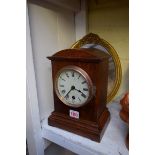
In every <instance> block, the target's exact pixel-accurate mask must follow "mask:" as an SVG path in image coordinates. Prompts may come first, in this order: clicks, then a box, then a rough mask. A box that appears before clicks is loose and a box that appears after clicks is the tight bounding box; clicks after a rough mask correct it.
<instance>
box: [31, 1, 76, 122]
mask: <svg viewBox="0 0 155 155" xmlns="http://www.w3.org/2000/svg"><path fill="white" fill-rule="evenodd" d="M28 9H29V11H28V13H29V20H30V31H31V39H32V50H33V59H34V67H35V74H36V84H37V94H38V102H39V110H40V119H41V120H42V119H43V118H45V117H48V116H49V114H50V113H51V111H52V110H53V109H54V104H53V91H52V90H53V88H52V87H53V86H52V80H51V78H52V75H51V63H50V61H49V60H48V59H47V58H46V57H47V56H51V55H52V54H54V53H55V52H57V51H59V50H61V49H64V48H69V47H70V46H71V45H72V44H73V43H74V42H75V25H74V13H73V12H71V11H67V10H63V9H62V8H61V9H59V8H53V10H48V9H45V8H43V7H40V6H37V5H34V4H29V5H28Z"/></svg>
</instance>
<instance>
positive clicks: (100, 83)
mask: <svg viewBox="0 0 155 155" xmlns="http://www.w3.org/2000/svg"><path fill="white" fill-rule="evenodd" d="M47 58H48V59H49V60H51V63H52V80H53V83H55V77H56V74H57V72H58V71H59V70H60V69H61V68H63V67H65V66H69V65H75V66H78V67H80V68H81V69H83V70H84V71H85V72H87V74H88V75H89V76H90V78H91V80H92V83H93V86H94V88H95V89H96V91H95V94H94V96H93V97H92V99H91V100H90V101H89V102H88V103H87V104H86V105H84V106H82V107H79V108H72V107H69V106H67V105H65V104H63V103H62V102H61V101H60V99H59V98H58V97H57V95H56V92H55V90H54V89H53V93H54V106H55V110H54V112H52V114H51V116H49V119H48V124H49V125H52V126H56V127H59V128H62V129H65V130H67V131H71V132H73V133H76V134H79V135H81V136H84V137H87V138H90V139H92V140H95V141H97V142H100V140H101V137H102V135H103V133H104V130H105V128H106V125H107V123H108V121H109V116H110V114H109V112H108V110H107V108H106V102H107V84H108V59H109V55H108V54H106V53H104V52H103V51H100V50H97V49H66V50H62V51H60V52H57V53H56V54H54V55H53V56H51V57H47ZM69 110H75V111H78V112H79V114H80V118H79V119H76V118H71V117H70V116H69Z"/></svg>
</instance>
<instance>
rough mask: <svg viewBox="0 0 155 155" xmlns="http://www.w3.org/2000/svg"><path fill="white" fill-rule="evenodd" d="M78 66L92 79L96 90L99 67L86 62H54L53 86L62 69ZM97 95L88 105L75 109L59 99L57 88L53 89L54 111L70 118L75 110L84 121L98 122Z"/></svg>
mask: <svg viewBox="0 0 155 155" xmlns="http://www.w3.org/2000/svg"><path fill="white" fill-rule="evenodd" d="M70 65H73V66H78V67H80V68H81V69H83V70H84V71H85V72H86V73H87V74H88V75H89V76H90V78H91V80H92V83H93V86H94V88H96V83H97V80H96V77H95V75H96V71H97V67H96V64H95V63H84V62H72V61H70V62H67V61H52V75H53V86H54V84H55V78H56V75H57V73H58V71H59V70H60V69H62V68H63V67H65V66H70ZM95 95H96V94H94V95H93V97H92V99H91V100H90V101H89V102H88V104H86V105H84V106H82V107H79V108H73V107H69V106H67V105H65V104H64V103H62V101H61V100H60V99H59V98H58V97H57V95H56V92H55V88H54V87H53V96H54V111H55V112H58V113H60V114H61V113H62V114H65V115H68V116H69V111H70V110H75V111H77V112H79V118H80V119H82V120H88V121H94V122H96V119H97V113H96V97H95Z"/></svg>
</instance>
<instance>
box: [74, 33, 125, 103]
mask: <svg viewBox="0 0 155 155" xmlns="http://www.w3.org/2000/svg"><path fill="white" fill-rule="evenodd" d="M71 48H97V49H100V50H102V51H103V52H105V53H108V54H109V55H110V59H109V73H108V96H107V103H109V102H110V101H111V100H112V99H113V98H114V97H115V95H116V93H117V92H118V89H119V87H120V84H121V80H122V68H121V63H120V59H119V56H118V54H117V52H116V50H115V49H114V48H113V47H112V45H111V44H110V43H108V42H107V41H106V40H104V39H102V38H100V37H99V36H98V35H97V34H94V33H89V34H87V35H86V36H84V37H83V38H82V39H80V40H78V41H77V42H75V43H74V44H73V45H72V46H71Z"/></svg>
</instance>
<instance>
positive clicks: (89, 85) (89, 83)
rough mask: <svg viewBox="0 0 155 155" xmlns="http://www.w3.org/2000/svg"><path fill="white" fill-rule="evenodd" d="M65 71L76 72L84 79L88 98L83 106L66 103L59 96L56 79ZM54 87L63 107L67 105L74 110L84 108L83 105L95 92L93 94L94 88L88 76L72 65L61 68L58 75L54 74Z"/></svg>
mask: <svg viewBox="0 0 155 155" xmlns="http://www.w3.org/2000/svg"><path fill="white" fill-rule="evenodd" d="M65 70H74V71H76V72H78V73H79V74H81V75H82V76H83V77H84V78H85V80H86V82H87V83H88V88H89V97H88V99H87V100H86V102H84V103H83V104H80V105H76V104H71V103H69V102H67V101H66V100H65V99H64V97H62V96H61V95H60V93H59V90H58V78H59V76H60V74H61V73H62V72H63V71H65ZM54 87H55V92H56V94H57V96H58V98H59V99H60V100H61V101H62V102H63V103H64V104H65V105H67V106H69V107H74V108H78V107H82V106H84V105H85V104H87V103H88V102H89V101H90V100H91V98H92V96H93V94H94V93H95V92H94V89H93V88H94V87H93V83H92V81H91V78H90V77H89V75H88V74H87V73H86V72H85V71H84V70H83V69H81V68H80V67H78V66H73V65H71V66H65V67H63V68H62V69H60V70H59V71H58V73H57V74H56V77H55V85H54Z"/></svg>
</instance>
